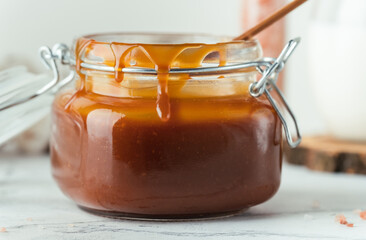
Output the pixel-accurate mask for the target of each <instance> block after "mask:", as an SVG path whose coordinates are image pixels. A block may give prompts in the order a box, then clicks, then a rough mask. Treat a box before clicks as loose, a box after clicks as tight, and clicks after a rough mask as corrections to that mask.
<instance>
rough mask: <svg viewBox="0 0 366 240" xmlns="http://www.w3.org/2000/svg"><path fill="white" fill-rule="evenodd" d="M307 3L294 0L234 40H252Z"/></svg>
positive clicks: (301, 0)
mask: <svg viewBox="0 0 366 240" xmlns="http://www.w3.org/2000/svg"><path fill="white" fill-rule="evenodd" d="M306 1H307V0H294V1H292V2H290V3H289V4H287V5H285V6H284V7H282V8H281V9H279V10H278V11H276V12H275V13H273V14H272V15H271V16H269V17H267V18H266V19H264V20H263V21H261V22H259V23H258V24H257V25H255V26H254V27H252V28H251V29H249V30H248V31H246V32H245V33H243V34H242V35H240V36H238V37H236V38H234V40H248V39H250V38H252V37H253V36H254V35H256V34H257V33H259V32H261V31H262V30H263V29H265V28H267V27H268V26H270V25H271V24H273V23H274V22H276V21H278V20H279V19H281V18H282V17H284V16H285V15H286V14H288V13H289V12H291V11H292V10H294V9H295V8H297V7H298V6H300V5H301V4H303V3H304V2H306Z"/></svg>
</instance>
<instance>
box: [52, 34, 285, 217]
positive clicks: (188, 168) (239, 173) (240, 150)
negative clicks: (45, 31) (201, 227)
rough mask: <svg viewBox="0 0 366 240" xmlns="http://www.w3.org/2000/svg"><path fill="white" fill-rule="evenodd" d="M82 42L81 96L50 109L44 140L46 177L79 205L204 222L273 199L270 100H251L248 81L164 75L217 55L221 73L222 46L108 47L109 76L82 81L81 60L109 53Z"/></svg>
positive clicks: (67, 95) (277, 146) (275, 127)
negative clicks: (150, 75) (47, 145)
mask: <svg viewBox="0 0 366 240" xmlns="http://www.w3.org/2000/svg"><path fill="white" fill-rule="evenodd" d="M80 41H81V42H80V43H77V45H76V46H77V47H76V51H75V55H76V59H77V60H76V63H77V66H76V70H77V72H78V75H79V78H80V79H79V81H78V82H79V83H78V84H77V86H78V89H77V90H76V91H74V90H71V91H64V92H62V93H60V94H59V95H58V96H57V98H56V99H55V102H54V105H53V122H54V124H53V126H54V127H53V130H52V136H51V158H52V167H53V175H54V177H55V178H56V180H57V181H58V184H59V185H60V187H61V189H62V190H63V191H64V192H65V193H66V194H67V195H68V196H70V197H71V198H72V199H73V200H75V201H76V202H77V204H78V205H80V206H83V207H86V208H89V209H96V210H99V211H107V212H119V213H128V214H140V215H148V216H151V215H156V216H172V215H195V214H211V213H225V212H231V211H237V210H241V209H244V208H248V207H250V206H252V205H255V204H258V203H261V202H263V201H265V200H267V199H268V198H270V197H271V196H272V195H273V194H274V193H275V192H276V191H277V189H278V186H279V182H280V172H281V156H282V152H281V138H282V132H281V124H280V121H279V119H278V117H277V115H276V113H275V111H274V110H273V108H272V106H271V105H270V104H269V102H268V100H267V99H265V97H259V98H253V97H251V96H250V95H249V93H248V86H249V83H250V82H248V81H241V80H237V79H233V78H230V77H227V76H225V75H222V76H214V77H211V79H212V80H203V81H199V80H195V79H193V78H192V77H191V76H190V75H188V74H171V73H169V70H171V69H172V68H182V67H184V68H196V67H200V66H201V65H202V61H203V60H204V59H205V58H207V57H208V56H213V55H217V54H219V62H218V64H219V65H222V66H223V65H225V64H226V61H227V51H226V48H225V44H212V45H207V44H176V45H164V44H161V45H153V44H121V43H110V45H109V47H110V49H111V52H112V55H113V56H108V57H106V59H105V60H104V62H103V63H104V64H107V65H109V66H113V67H114V69H115V74H114V75H113V76H111V75H102V76H100V77H98V76H96V75H93V74H89V75H85V74H83V73H82V68H81V67H80V63H81V61H82V60H81V58H82V57H83V55H85V53H87V52H92V51H94V52H95V51H98V52H104V51H106V48H105V47H101V46H97V45H95V44H93V41H89V42H88V41H85V40H80ZM106 54H109V53H107V52H106ZM111 59H113V60H111ZM130 66H135V67H147V68H154V69H155V70H156V72H157V76H156V78H157V79H156V81H153V82H152V83H151V84H150V83H149V80H140V77H139V76H136V77H135V76H133V74H132V75H131V74H123V72H122V71H121V70H122V69H123V68H124V67H130Z"/></svg>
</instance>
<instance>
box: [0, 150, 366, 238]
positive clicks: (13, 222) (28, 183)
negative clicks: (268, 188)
mask: <svg viewBox="0 0 366 240" xmlns="http://www.w3.org/2000/svg"><path fill="white" fill-rule="evenodd" d="M48 160H49V159H48V156H44V157H10V156H1V157H0V229H1V228H2V227H4V228H6V232H0V240H3V239H17V240H18V239H19V240H22V239H48V240H51V239H88V240H94V239H106V240H107V239H108V240H109V239H134V240H138V239H159V240H160V239H190V240H194V239H210V240H211V239H230V240H232V239H366V221H365V220H362V219H361V218H360V217H359V216H358V214H357V213H355V212H354V210H355V209H366V176H350V175H344V174H325V173H316V172H311V171H308V170H306V169H304V168H302V167H295V166H289V165H285V166H284V170H283V178H282V179H283V182H282V185H281V188H280V190H279V192H278V193H277V195H276V196H275V197H274V198H272V199H271V200H270V201H268V202H266V203H264V204H262V205H260V206H257V207H253V208H251V209H250V210H249V211H248V212H246V213H245V214H243V215H241V216H236V217H231V218H226V219H221V220H212V221H194V222H167V223H164V222H142V221H141V222H140V221H121V220H114V219H108V218H103V217H97V216H94V215H90V214H88V213H85V212H83V211H81V210H79V209H78V208H77V207H76V206H75V205H74V204H73V202H72V201H70V200H68V199H67V198H66V197H64V196H63V195H62V193H61V192H60V191H59V189H58V188H57V186H56V184H55V182H54V181H53V180H52V177H51V176H50V170H49V161H48ZM336 214H344V215H345V216H346V217H347V220H348V221H349V222H352V223H354V224H355V225H354V227H353V228H349V227H346V226H344V225H340V224H339V223H336V222H335V215H336Z"/></svg>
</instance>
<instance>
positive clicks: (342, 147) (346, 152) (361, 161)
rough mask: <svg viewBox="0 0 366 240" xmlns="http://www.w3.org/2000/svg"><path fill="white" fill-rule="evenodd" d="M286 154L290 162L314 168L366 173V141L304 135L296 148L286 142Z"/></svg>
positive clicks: (327, 170)
mask: <svg viewBox="0 0 366 240" xmlns="http://www.w3.org/2000/svg"><path fill="white" fill-rule="evenodd" d="M284 154H285V159H286V160H287V161H288V162H290V163H293V164H299V165H306V166H307V167H308V168H310V169H313V170H318V171H325V172H346V173H359V174H366V143H359V142H350V141H343V140H337V139H334V138H331V137H327V136H312V137H304V138H303V140H302V142H301V144H300V146H298V147H297V148H295V149H290V148H289V147H288V146H287V144H286V143H284Z"/></svg>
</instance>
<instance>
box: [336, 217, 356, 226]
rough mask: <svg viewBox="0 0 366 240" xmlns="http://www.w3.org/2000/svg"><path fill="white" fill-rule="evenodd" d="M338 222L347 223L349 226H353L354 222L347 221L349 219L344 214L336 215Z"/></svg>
mask: <svg viewBox="0 0 366 240" xmlns="http://www.w3.org/2000/svg"><path fill="white" fill-rule="evenodd" d="M336 222H339V223H340V224H342V225H346V226H347V227H353V223H349V222H347V219H346V217H345V216H344V215H343V214H340V215H337V216H336Z"/></svg>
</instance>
